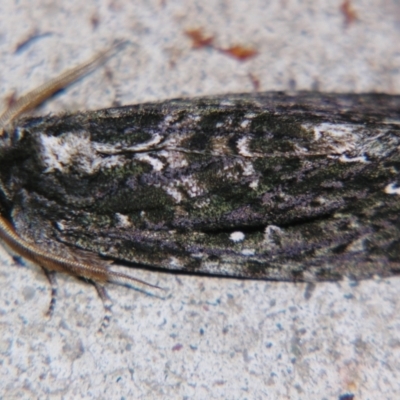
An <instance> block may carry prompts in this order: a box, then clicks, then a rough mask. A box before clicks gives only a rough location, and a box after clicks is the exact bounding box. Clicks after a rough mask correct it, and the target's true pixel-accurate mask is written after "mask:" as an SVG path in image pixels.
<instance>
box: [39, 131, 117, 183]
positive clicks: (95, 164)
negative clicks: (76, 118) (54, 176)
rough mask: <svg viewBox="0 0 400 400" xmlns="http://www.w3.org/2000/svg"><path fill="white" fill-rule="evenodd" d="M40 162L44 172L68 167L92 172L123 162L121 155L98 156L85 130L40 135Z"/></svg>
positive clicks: (63, 169) (66, 169)
mask: <svg viewBox="0 0 400 400" xmlns="http://www.w3.org/2000/svg"><path fill="white" fill-rule="evenodd" d="M40 145H41V156H42V162H43V164H44V166H45V168H46V170H45V172H53V171H55V170H58V171H60V172H63V173H65V172H68V171H69V169H70V168H74V169H75V170H77V171H80V172H83V173H86V174H89V175H90V174H93V173H95V172H97V171H98V170H99V169H100V168H101V167H106V168H111V167H114V166H117V165H123V164H124V158H123V157H122V156H115V157H108V158H106V159H102V158H101V157H99V155H98V153H97V150H96V144H95V143H94V142H92V141H91V140H90V135H89V133H87V132H84V131H82V132H68V133H65V134H63V135H60V136H52V135H46V134H44V133H43V134H41V135H40Z"/></svg>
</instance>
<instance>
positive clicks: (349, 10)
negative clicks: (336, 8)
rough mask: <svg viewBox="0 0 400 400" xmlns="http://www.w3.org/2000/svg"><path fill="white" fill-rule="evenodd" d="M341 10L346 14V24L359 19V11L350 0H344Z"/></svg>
mask: <svg viewBox="0 0 400 400" xmlns="http://www.w3.org/2000/svg"><path fill="white" fill-rule="evenodd" d="M340 11H341V12H342V14H343V15H344V23H345V25H346V26H349V25H351V24H352V23H353V22H355V21H357V19H358V17H357V13H356V11H355V9H354V7H353V6H352V4H351V1H350V0H344V1H343V3H342V4H341V6H340Z"/></svg>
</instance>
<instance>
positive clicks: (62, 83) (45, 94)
mask: <svg viewBox="0 0 400 400" xmlns="http://www.w3.org/2000/svg"><path fill="white" fill-rule="evenodd" d="M126 43H127V42H122V41H121V42H116V43H115V44H114V45H113V46H112V47H111V48H110V49H108V50H105V51H101V52H100V53H98V54H96V55H95V56H94V57H92V58H91V59H89V60H88V61H86V62H84V63H83V64H80V65H77V66H76V67H74V68H71V69H69V70H67V71H65V72H64V73H62V74H61V75H59V76H57V77H56V78H53V79H51V80H50V81H48V82H45V83H44V84H42V85H40V86H39V87H37V88H36V89H34V90H32V91H30V92H29V93H27V94H25V95H23V96H22V97H20V98H19V99H18V100H17V101H16V102H15V103H14V104H12V105H11V106H10V107H9V108H7V109H6V110H5V111H4V112H3V114H1V116H0V136H2V135H3V130H4V128H5V127H6V126H8V125H9V124H11V123H12V122H13V121H14V120H15V119H16V118H18V117H19V116H21V115H22V114H24V113H26V112H28V111H31V110H33V109H34V108H35V107H37V106H38V105H40V104H41V103H43V102H44V101H45V100H47V99H48V98H49V97H51V96H52V95H53V94H54V93H56V92H58V91H59V90H61V89H63V88H65V87H66V86H68V85H70V84H71V83H73V82H75V81H76V80H77V79H79V78H81V77H82V76H84V75H86V74H88V73H89V72H91V71H93V70H94V69H96V68H97V67H98V66H100V65H101V64H103V63H104V62H106V61H107V60H108V59H109V58H110V57H112V56H113V55H114V54H115V53H116V52H117V51H119V50H120V49H121V48H122V47H123V46H124V45H125V44H126Z"/></svg>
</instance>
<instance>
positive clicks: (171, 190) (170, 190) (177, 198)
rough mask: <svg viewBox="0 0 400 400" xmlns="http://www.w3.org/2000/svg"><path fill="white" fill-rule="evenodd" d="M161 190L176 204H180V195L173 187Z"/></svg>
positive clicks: (165, 187) (164, 187)
mask: <svg viewBox="0 0 400 400" xmlns="http://www.w3.org/2000/svg"><path fill="white" fill-rule="evenodd" d="M162 188H163V189H164V190H165V192H166V193H167V194H169V195H170V196H171V197H172V198H173V199H174V200H175V202H176V203H180V202H181V201H182V198H183V196H182V193H181V192H180V191H179V190H178V189H177V188H176V187H175V186H173V185H169V186H162Z"/></svg>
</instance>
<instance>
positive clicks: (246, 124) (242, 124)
mask: <svg viewBox="0 0 400 400" xmlns="http://www.w3.org/2000/svg"><path fill="white" fill-rule="evenodd" d="M250 122H251V121H250V120H248V119H244V120H243V121H242V122H241V123H240V127H241V128H243V129H246V128H247V127H248V126H249V124H250Z"/></svg>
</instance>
